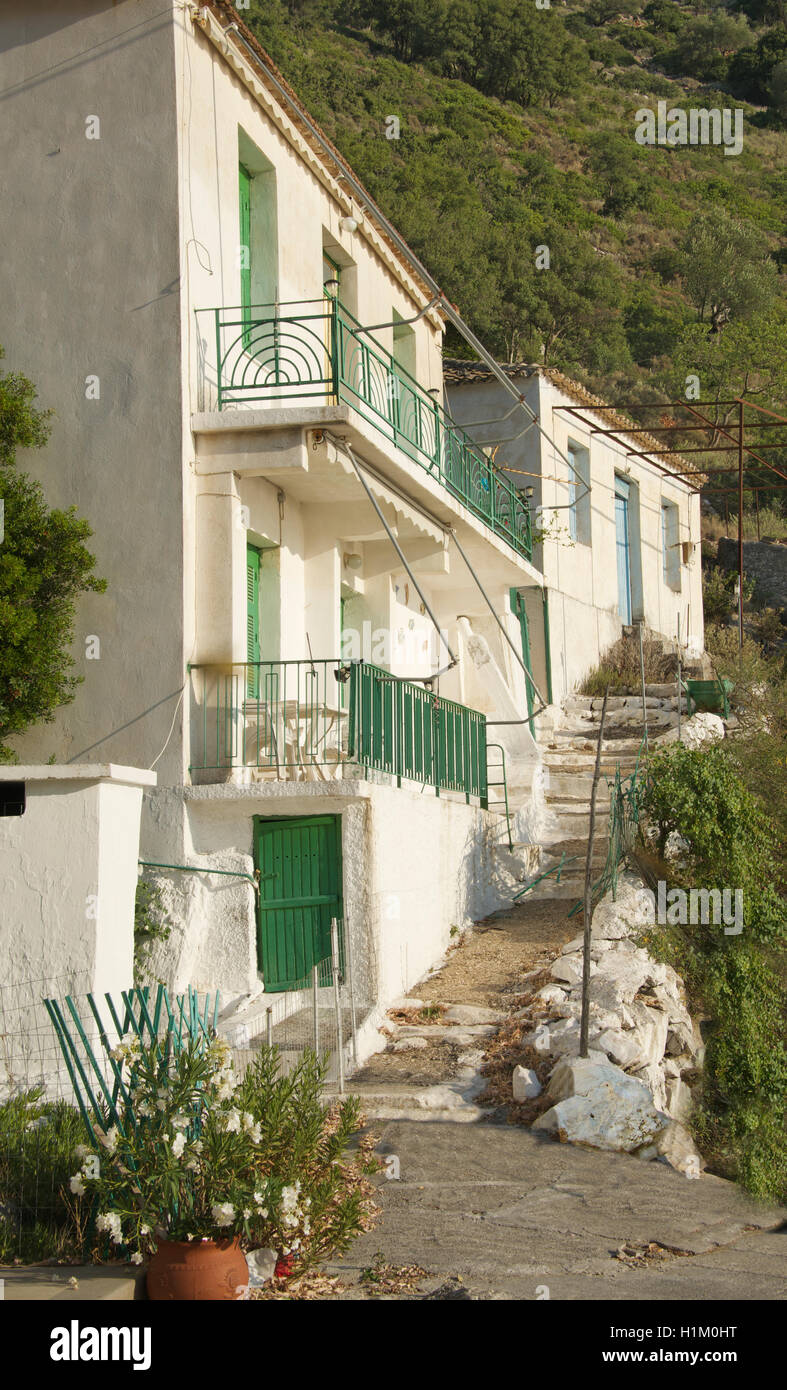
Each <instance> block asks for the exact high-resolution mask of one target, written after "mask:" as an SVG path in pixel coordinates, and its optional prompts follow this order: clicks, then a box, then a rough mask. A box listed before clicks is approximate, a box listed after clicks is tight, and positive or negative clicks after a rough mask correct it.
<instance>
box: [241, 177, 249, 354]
mask: <svg viewBox="0 0 787 1390" xmlns="http://www.w3.org/2000/svg"><path fill="white" fill-rule="evenodd" d="M238 210H239V223H240V236H239V251H240V302H241V309H242V314H241V317H242V319H243V322H244V323H250V322H251V175H250V173H249V171H248V169H247V168H246V167H245V165H243V164H239V165H238ZM244 347H248V342H244Z"/></svg>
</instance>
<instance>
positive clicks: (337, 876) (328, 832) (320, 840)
mask: <svg viewBox="0 0 787 1390" xmlns="http://www.w3.org/2000/svg"><path fill="white" fill-rule="evenodd" d="M254 862H255V866H256V867H257V868H258V869H259V871H260V905H259V919H258V927H257V961H258V966H259V969H260V970H261V971H262V973H263V976H264V979H265V988H266V990H282V989H288V988H292V986H293V985H295V984H297V983H298V982H300V981H305V980H307V979H308V977H309V975H310V973H311V969H312V966H314V965H319V963H320V961H323V960H326V959H327V958H328V957H329V956H330V954H331V918H333V917H336V918H337V919H338V920H339V922H340V923H341V918H342V853H341V817H340V816H296V817H293V818H292V819H288V820H272V819H269V818H267V817H262V816H255V818H254Z"/></svg>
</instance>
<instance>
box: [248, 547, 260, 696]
mask: <svg viewBox="0 0 787 1390" xmlns="http://www.w3.org/2000/svg"><path fill="white" fill-rule="evenodd" d="M259 660H260V552H259V550H258V549H257V547H256V546H255V545H247V546H246V661H247V662H248V663H249V664H248V665H247V667H246V695H247V697H248V698H249V699H253V700H256V698H257V692H258V690H259V688H260V668H259V666H257V665H255V664H254V663H255V662H258V661H259Z"/></svg>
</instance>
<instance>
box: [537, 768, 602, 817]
mask: <svg viewBox="0 0 787 1390" xmlns="http://www.w3.org/2000/svg"><path fill="white" fill-rule="evenodd" d="M592 789H593V773H592V772H591V771H589V770H588V771H585V770H584V769H583V770H582V772H562V771H558V770H556V769H553V768H550V769H549V783H548V785H547V787H546V789H545V792H544V795H545V797H546V799H547V801H548V802H550V803H552V802H560V803H563V804H565V805H566V807H568V806H572V805H580V806H587V805H588V803H589V801H590V793H591V791H592ZM601 802H605V803H608V802H609V788H608V787H607V784H606V782H605V780H604V778H603V776H602V777H601V778H600V779H599V784H598V788H597V791H596V805H600V804H601Z"/></svg>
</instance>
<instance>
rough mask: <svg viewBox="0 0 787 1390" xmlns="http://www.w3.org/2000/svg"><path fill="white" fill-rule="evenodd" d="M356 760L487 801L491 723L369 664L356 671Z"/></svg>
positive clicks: (353, 744) (352, 700)
mask: <svg viewBox="0 0 787 1390" xmlns="http://www.w3.org/2000/svg"><path fill="white" fill-rule="evenodd" d="M352 673H353V674H352V680H351V683H350V729H351V735H350V737H351V747H352V757H353V761H355V762H357V763H360V764H361V765H362V766H363V767H369V768H376V769H378V770H379V771H381V772H388V773H390V774H391V775H392V776H394V777H396V778H397V779H401V778H402V777H407V778H410V779H411V780H413V781H415V782H421V784H422V785H430V786H433V787H434V788H435V790H436V791H437V792H438V793H439V792H440V791H441V790H445V791H457V792H464V794H465V800H467V801H469V800H470V797H471V796H477V797H479V798H480V800H481V801H482V802H486V799H487V774H486V718H485V716H484V715H483V714H479V712H478V711H477V710H474V709H470V708H469V707H468V706H467V705H460V704H457V703H456V702H455V701H454V700H444V699H443V698H442V696H441V695H435V694H434V693H433V692H432V691H431V690H426V689H424V687H423V686H422V685H416V684H415V683H414V682H412V681H402V680H397V679H396V678H395V677H394V676H392V675H391V673H390V672H389V671H384V670H383V669H382V668H381V667H380V666H373V665H372V664H371V663H370V662H358V663H356V664H354V665H353V667H352Z"/></svg>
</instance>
